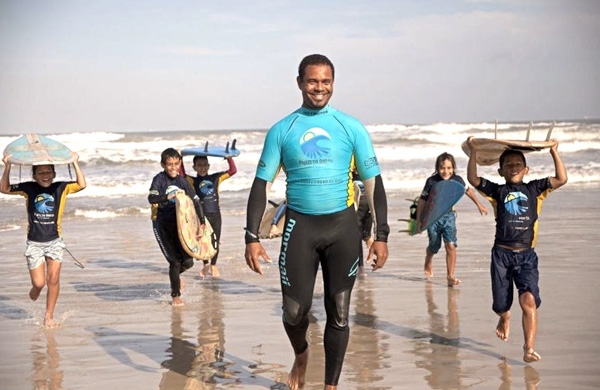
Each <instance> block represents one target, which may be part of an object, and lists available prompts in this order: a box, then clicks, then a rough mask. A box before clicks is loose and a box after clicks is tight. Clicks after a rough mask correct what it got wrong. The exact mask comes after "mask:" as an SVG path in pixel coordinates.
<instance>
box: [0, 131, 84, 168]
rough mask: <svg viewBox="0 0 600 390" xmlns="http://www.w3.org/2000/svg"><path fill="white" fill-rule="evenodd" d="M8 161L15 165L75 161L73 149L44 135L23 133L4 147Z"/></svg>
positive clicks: (58, 163) (55, 163)
mask: <svg viewBox="0 0 600 390" xmlns="http://www.w3.org/2000/svg"><path fill="white" fill-rule="evenodd" d="M4 156H10V157H9V158H8V162H10V163H11V164H15V165H46V164H54V165H60V164H70V163H72V162H73V161H75V157H74V156H73V152H72V151H71V149H69V148H68V147H66V146H65V145H63V144H62V143H60V142H58V141H55V140H53V139H50V138H48V137H46V136H43V135H38V134H27V135H23V136H21V137H19V138H17V139H16V140H14V141H13V142H11V143H10V144H8V145H7V146H6V148H5V149H4Z"/></svg>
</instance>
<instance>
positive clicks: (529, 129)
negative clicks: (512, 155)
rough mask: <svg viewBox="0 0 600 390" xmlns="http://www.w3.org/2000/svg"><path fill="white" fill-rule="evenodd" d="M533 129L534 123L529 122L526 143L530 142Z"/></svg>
mask: <svg viewBox="0 0 600 390" xmlns="http://www.w3.org/2000/svg"><path fill="white" fill-rule="evenodd" d="M532 127H533V122H531V121H530V122H529V127H528V128H527V135H526V136H525V141H527V142H529V134H531V128H532Z"/></svg>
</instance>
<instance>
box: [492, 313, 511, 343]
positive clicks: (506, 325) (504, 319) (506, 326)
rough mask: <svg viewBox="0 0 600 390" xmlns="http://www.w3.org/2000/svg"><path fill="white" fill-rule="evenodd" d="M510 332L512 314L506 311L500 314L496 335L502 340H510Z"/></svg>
mask: <svg viewBox="0 0 600 390" xmlns="http://www.w3.org/2000/svg"><path fill="white" fill-rule="evenodd" d="M509 332H510V314H509V313H506V314H503V315H501V316H500V319H499V320H498V325H496V330H495V333H496V336H498V338H499V339H500V340H502V341H507V340H508V334H509Z"/></svg>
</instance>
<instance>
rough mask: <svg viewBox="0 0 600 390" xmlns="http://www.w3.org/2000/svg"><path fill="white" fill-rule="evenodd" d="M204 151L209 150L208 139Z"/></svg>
mask: <svg viewBox="0 0 600 390" xmlns="http://www.w3.org/2000/svg"><path fill="white" fill-rule="evenodd" d="M204 151H205V152H208V141H206V144H205V145H204Z"/></svg>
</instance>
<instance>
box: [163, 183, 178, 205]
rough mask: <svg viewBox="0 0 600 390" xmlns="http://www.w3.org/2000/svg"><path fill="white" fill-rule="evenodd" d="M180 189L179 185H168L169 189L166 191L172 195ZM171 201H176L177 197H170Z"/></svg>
mask: <svg viewBox="0 0 600 390" xmlns="http://www.w3.org/2000/svg"><path fill="white" fill-rule="evenodd" d="M177 191H179V187H177V186H168V187H167V190H166V191H165V194H167V195H171V194H172V193H174V192H177ZM169 202H171V203H175V197H172V198H171V199H169Z"/></svg>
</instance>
